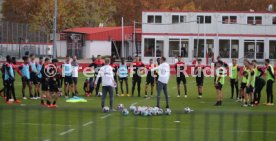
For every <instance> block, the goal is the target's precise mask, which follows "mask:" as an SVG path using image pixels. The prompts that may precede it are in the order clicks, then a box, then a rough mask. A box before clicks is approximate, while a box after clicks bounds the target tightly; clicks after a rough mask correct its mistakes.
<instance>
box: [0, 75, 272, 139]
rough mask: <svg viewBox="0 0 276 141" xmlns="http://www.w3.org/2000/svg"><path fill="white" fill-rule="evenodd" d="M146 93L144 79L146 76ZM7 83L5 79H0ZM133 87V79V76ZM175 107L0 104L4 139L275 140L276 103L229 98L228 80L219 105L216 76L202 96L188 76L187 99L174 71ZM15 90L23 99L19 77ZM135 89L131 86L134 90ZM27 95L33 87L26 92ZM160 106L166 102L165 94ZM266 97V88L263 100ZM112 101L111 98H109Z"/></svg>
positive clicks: (147, 102)
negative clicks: (143, 110)
mask: <svg viewBox="0 0 276 141" xmlns="http://www.w3.org/2000/svg"><path fill="white" fill-rule="evenodd" d="M84 80H85V78H84V77H83V76H82V77H80V78H79V85H78V91H79V93H80V95H81V96H83V93H84V92H83V90H82V84H83V81H84ZM142 81H143V83H142V85H141V86H142V90H141V92H142V96H144V84H145V78H144V79H143V80H142ZM0 85H1V86H2V82H0ZM129 86H130V88H131V79H130V80H129ZM168 87H169V95H170V106H171V109H172V115H170V116H166V115H162V116H151V117H142V116H134V115H133V114H132V113H130V114H129V115H128V116H123V115H121V114H120V113H119V112H118V111H117V112H110V113H103V112H102V111H101V109H100V98H99V97H95V96H93V97H89V98H86V99H87V100H88V102H87V103H78V104H71V103H66V102H65V99H64V98H61V99H59V101H58V102H57V105H58V106H59V107H58V108H56V109H49V108H44V107H43V108H41V106H40V101H39V100H22V104H21V105H15V104H13V105H6V104H5V103H4V100H1V103H0V140H5V141H9V140H17V141H21V140H33V141H38V140H42V141H46V140H48V141H50V140H51V141H52V140H56V141H60V140H64V141H68V140H72V141H75V140H112V141H122V140H125V141H130V140H139V141H144V140H161V141H162V140H164V141H166V140H170V141H173V140H190V141H192V140H195V141H199V140H210V141H214V140H218V141H221V140H224V141H233V140H239V141H244V140H256V141H258V140H269V141H270V140H271V141H274V140H275V139H276V124H275V123H276V114H275V113H276V106H271V107H268V106H264V105H260V106H258V107H241V104H240V103H237V102H235V101H234V100H231V99H230V87H229V81H226V84H225V86H224V87H223V95H224V101H223V106H221V107H215V106H213V104H214V103H215V101H216V100H215V98H216V93H215V88H214V86H213V78H205V80H204V92H203V98H202V99H197V96H198V94H197V89H196V84H195V78H193V77H189V78H187V88H188V98H184V94H183V89H181V91H182V93H181V94H182V96H181V97H180V98H177V97H176V96H177V87H176V80H175V76H174V75H172V76H171V79H170V82H169V86H168ZM15 88H16V95H17V97H18V98H21V81H20V78H19V77H17V81H16V83H15ZM130 90H131V89H129V91H130ZM275 91H276V90H275V86H274V92H275ZM27 94H28V92H27ZM161 98H162V104H161V106H162V107H163V108H164V107H165V101H164V96H163V95H162V97H161ZM265 101H266V93H265V88H264V89H263V91H262V102H261V103H264V102H265ZM120 103H122V104H124V105H125V106H126V107H127V108H128V107H129V106H130V105H132V104H136V106H139V105H140V106H153V107H154V106H155V105H156V91H155V92H154V97H153V98H150V99H145V98H143V97H141V98H138V97H137V92H136V93H135V97H133V98H132V97H115V104H114V107H117V105H118V104H120ZM106 104H108V98H107V99H106ZM184 107H190V108H191V109H193V110H195V111H194V112H193V113H191V114H185V113H184V112H183V109H184Z"/></svg>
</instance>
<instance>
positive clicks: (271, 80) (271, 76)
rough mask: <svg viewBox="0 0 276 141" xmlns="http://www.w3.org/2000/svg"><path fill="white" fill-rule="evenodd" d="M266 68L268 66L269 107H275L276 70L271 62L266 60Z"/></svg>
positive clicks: (267, 93)
mask: <svg viewBox="0 0 276 141" xmlns="http://www.w3.org/2000/svg"><path fill="white" fill-rule="evenodd" d="M265 66H266V71H265V74H266V95H267V103H266V105H267V106H273V105H274V103H273V91H272V90H273V83H274V81H275V76H274V68H273V66H272V65H271V64H270V60H269V59H266V60H265Z"/></svg>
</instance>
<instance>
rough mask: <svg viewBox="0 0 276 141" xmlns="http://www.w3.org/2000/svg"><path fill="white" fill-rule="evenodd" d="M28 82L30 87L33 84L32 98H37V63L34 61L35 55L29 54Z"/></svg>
mask: <svg viewBox="0 0 276 141" xmlns="http://www.w3.org/2000/svg"><path fill="white" fill-rule="evenodd" d="M30 60H31V61H30V64H29V65H30V82H31V85H32V87H33V86H34V97H33V99H37V98H38V94H37V92H36V87H37V86H36V85H37V79H38V78H37V74H38V70H37V68H36V65H37V63H36V62H35V55H34V54H31V55H30Z"/></svg>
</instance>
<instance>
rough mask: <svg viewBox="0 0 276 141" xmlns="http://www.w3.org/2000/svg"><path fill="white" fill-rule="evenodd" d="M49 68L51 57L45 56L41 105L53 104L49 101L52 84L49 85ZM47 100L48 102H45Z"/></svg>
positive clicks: (41, 71)
mask: <svg viewBox="0 0 276 141" xmlns="http://www.w3.org/2000/svg"><path fill="white" fill-rule="evenodd" d="M48 69H49V58H45V59H44V63H43V65H42V68H41V70H40V73H41V75H42V78H41V89H42V94H41V95H40V101H41V102H40V104H41V106H47V105H48V106H49V105H50V104H51V103H50V101H49V93H50V86H49V75H48V74H47V72H48ZM45 101H46V102H47V103H45Z"/></svg>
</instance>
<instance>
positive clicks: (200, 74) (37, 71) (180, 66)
mask: <svg viewBox="0 0 276 141" xmlns="http://www.w3.org/2000/svg"><path fill="white" fill-rule="evenodd" d="M164 59H165V58H164ZM164 59H163V61H164ZM160 60H162V58H157V59H156V62H154V60H153V59H150V60H149V63H148V64H147V65H145V64H144V63H143V62H142V61H141V59H140V58H139V57H138V56H136V57H135V58H134V59H133V61H132V62H131V63H127V62H126V60H125V59H124V58H121V59H120V63H115V59H114V58H111V59H110V63H109V65H110V66H111V67H112V71H113V77H114V81H115V83H116V85H117V82H118V81H119V84H120V85H119V86H120V92H119V90H118V86H116V87H114V89H115V94H116V96H132V97H134V93H135V89H136V85H137V94H138V95H137V96H138V97H141V82H142V78H143V77H146V83H145V93H144V97H146V98H147V97H152V96H153V93H154V86H155V85H156V90H157V91H158V86H157V85H158V84H159V80H158V78H159V73H158V71H157V70H154V68H157V67H158V66H159V65H160V64H161V62H160ZM231 64H232V65H228V64H227V63H224V62H223V61H222V60H221V58H220V57H217V62H215V63H214V66H215V75H214V78H215V80H214V83H215V88H216V92H217V102H216V104H215V106H221V105H222V87H223V86H224V84H225V79H226V76H228V77H229V80H230V85H231V98H232V99H234V93H235V92H236V97H235V98H236V100H237V101H240V102H242V103H243V104H242V106H254V105H258V104H259V103H260V98H261V91H262V89H263V87H264V86H265V85H266V86H267V87H266V93H267V102H266V103H265V104H266V105H269V106H271V105H273V83H274V80H275V76H274V67H273V66H272V65H271V64H270V60H269V59H266V60H265V66H263V67H260V66H258V65H257V61H256V60H252V61H251V62H250V61H248V60H246V59H245V60H244V62H243V67H242V68H240V67H239V66H238V64H237V60H236V59H232V63H231ZM105 65H106V64H105V61H104V60H103V59H102V57H101V55H98V56H97V58H94V57H93V58H92V63H91V64H90V65H89V68H90V72H91V74H92V75H90V76H89V77H88V78H87V79H86V80H85V82H84V84H83V90H84V92H85V96H92V95H93V93H94V90H95V95H96V96H101V92H100V85H101V83H102V78H101V77H99V78H97V76H98V75H99V70H100V69H101V68H102V67H103V66H105ZM186 67H187V65H186V64H185V63H184V60H183V58H182V57H177V61H176V64H174V68H175V73H176V83H177V97H180V96H181V83H183V89H184V97H185V98H187V97H188V95H187V92H188V90H187V80H186V77H187V74H186V73H185V71H186V70H187V69H186ZM192 67H194V69H192V70H194V72H193V74H194V76H195V81H196V85H197V91H198V98H202V95H203V83H204V76H205V74H204V72H206V71H204V69H205V68H206V66H204V65H203V64H202V60H201V59H197V60H196V63H195V64H194V65H193V66H192ZM227 70H228V72H226V71H227ZM1 71H2V79H3V82H4V83H3V84H4V88H3V89H2V90H1V91H0V93H1V94H4V95H3V96H4V97H5V100H6V103H7V104H11V103H13V102H14V103H20V102H21V101H19V100H18V99H17V98H16V95H15V88H14V82H15V72H18V74H19V75H20V76H21V79H22V99H27V97H26V95H25V89H26V87H28V89H29V93H30V95H29V98H30V99H40V100H41V104H42V105H45V106H48V107H56V102H57V99H58V98H59V97H60V96H61V95H62V87H63V83H64V91H63V92H64V96H65V97H66V98H68V97H69V96H70V93H71V94H72V96H77V95H78V91H77V85H78V72H79V71H80V67H79V64H78V62H77V57H76V56H73V58H72V61H71V58H70V57H69V56H66V60H65V62H64V63H60V62H59V61H58V60H57V59H52V61H51V62H50V59H49V58H45V59H43V57H40V58H39V61H38V62H36V57H35V55H34V54H31V55H29V56H24V57H23V63H22V64H18V63H17V62H16V60H15V58H14V57H11V56H7V57H6V62H5V63H4V64H3V65H2V67H1ZM169 71H170V70H169ZM263 76H266V81H265V80H264V78H263ZM129 77H132V89H131V93H129V85H128V78H129ZM96 78H97V83H95V80H96ZM168 78H169V77H168ZM166 79H167V78H166ZM160 80H161V79H160ZM161 81H162V80H161ZM239 82H240V83H241V85H240V88H239V86H238V85H239ZM95 84H96V85H95ZM124 84H125V89H124ZM162 84H164V83H160V85H162ZM149 88H150V93H149V92H148V89H149ZM160 89H161V87H160ZM162 89H165V87H162ZM158 106H159V105H158ZM167 107H168V104H167Z"/></svg>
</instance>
